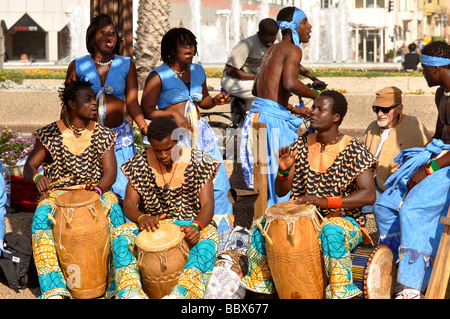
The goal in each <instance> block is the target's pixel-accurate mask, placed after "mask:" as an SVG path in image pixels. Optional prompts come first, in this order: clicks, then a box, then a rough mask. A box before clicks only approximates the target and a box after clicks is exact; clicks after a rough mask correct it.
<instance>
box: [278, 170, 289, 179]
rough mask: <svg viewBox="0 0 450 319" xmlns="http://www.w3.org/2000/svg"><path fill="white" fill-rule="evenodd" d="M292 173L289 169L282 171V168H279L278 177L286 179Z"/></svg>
mask: <svg viewBox="0 0 450 319" xmlns="http://www.w3.org/2000/svg"><path fill="white" fill-rule="evenodd" d="M290 171H291V169H290V168H289V169H288V170H285V171H282V170H280V168H278V171H277V176H278V178H279V179H286V178H288V177H289V172H290Z"/></svg>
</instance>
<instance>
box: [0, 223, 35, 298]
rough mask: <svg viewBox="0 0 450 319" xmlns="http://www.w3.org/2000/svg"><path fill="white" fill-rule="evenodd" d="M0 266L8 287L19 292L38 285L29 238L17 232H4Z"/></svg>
mask: <svg viewBox="0 0 450 319" xmlns="http://www.w3.org/2000/svg"><path fill="white" fill-rule="evenodd" d="M0 267H1V269H2V270H3V273H4V274H5V277H6V280H7V281H8V284H9V287H10V288H11V289H13V290H14V291H15V292H17V293H19V289H25V288H26V287H36V286H38V285H39V281H38V275H37V270H36V266H35V265H34V260H33V246H32V243H31V239H30V238H28V237H26V236H23V235H21V234H19V233H13V232H11V233H6V234H5V238H4V240H3V249H2V255H1V256H0Z"/></svg>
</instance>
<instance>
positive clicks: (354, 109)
mask: <svg viewBox="0 0 450 319" xmlns="http://www.w3.org/2000/svg"><path fill="white" fill-rule="evenodd" d="M321 79H322V80H323V81H325V82H326V83H328V87H329V88H332V89H335V90H346V93H344V95H345V97H346V98H347V101H348V103H349V109H348V112H347V115H346V117H345V118H344V121H343V123H342V125H341V129H342V130H349V132H354V134H355V135H358V134H361V131H363V130H365V128H366V127H367V126H368V125H369V123H370V122H371V121H373V120H374V119H375V114H374V113H373V111H372V103H373V101H374V100H375V92H376V91H378V90H379V89H381V88H383V87H386V86H391V85H395V86H397V87H399V88H400V89H401V90H402V91H403V92H404V95H403V104H404V112H405V114H409V115H414V116H417V117H418V118H419V120H420V121H421V122H422V123H423V124H424V125H425V127H426V128H427V129H428V130H429V131H430V132H434V127H435V124H436V118H437V109H436V106H435V104H434V94H433V93H434V92H435V90H436V88H429V87H428V86H427V85H426V81H425V80H424V79H423V78H420V77H415V78H412V77H377V78H345V77H342V78H338V77H333V78H321ZM41 83H42V82H41ZM207 83H208V86H210V87H212V88H213V90H212V91H211V92H210V94H211V95H215V94H217V92H218V91H220V79H218V78H210V79H207ZM53 85H55V86H57V85H59V82H58V83H53ZM416 90H423V91H425V94H411V92H415V91H416ZM290 101H291V103H298V99H297V98H296V97H295V96H293V97H292V98H291V100H290ZM305 103H306V105H307V106H311V105H312V101H311V100H309V99H305ZM60 109H61V106H60V102H59V98H58V92H57V91H56V90H53V91H12V90H0V127H4V126H8V127H10V128H12V129H19V130H21V131H22V132H26V133H29V132H32V131H33V130H34V129H37V128H39V127H41V126H43V125H46V124H48V123H51V122H53V121H55V120H57V119H59V114H60ZM210 111H211V112H220V111H221V112H230V106H229V104H227V105H223V106H216V107H215V108H213V109H211V110H210ZM205 112H208V111H205ZM222 119H223V118H214V117H212V118H211V120H222Z"/></svg>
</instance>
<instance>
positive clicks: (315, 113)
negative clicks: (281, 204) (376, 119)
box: [244, 91, 376, 298]
mask: <svg viewBox="0 0 450 319" xmlns="http://www.w3.org/2000/svg"><path fill="white" fill-rule="evenodd" d="M346 112H347V101H346V99H345V97H344V96H343V95H342V94H340V93H339V92H336V91H324V92H322V93H321V95H320V96H319V97H318V98H317V99H316V100H315V101H314V104H313V106H312V109H311V113H310V119H311V122H310V123H311V128H312V129H314V130H315V131H316V132H317V133H313V134H309V135H304V136H301V137H299V138H298V139H296V140H295V141H294V143H292V144H291V145H290V146H285V147H282V148H280V149H279V160H278V165H279V167H278V173H277V178H276V180H275V190H276V192H277V195H278V196H284V195H286V194H287V193H288V192H289V191H291V194H290V200H295V201H299V202H300V203H305V204H313V205H315V206H316V208H317V210H318V211H319V213H321V215H322V216H324V217H326V218H325V219H324V221H323V223H322V225H321V231H320V237H319V241H320V244H321V246H322V250H323V254H324V260H325V268H326V269H325V270H326V273H327V276H328V279H329V284H328V286H327V288H326V297H327V298H351V297H354V296H356V295H358V294H360V293H361V291H360V290H359V288H358V287H357V286H356V285H354V284H353V283H352V272H351V267H352V261H351V257H350V252H351V250H352V249H354V248H355V247H356V246H357V245H358V244H360V243H361V242H363V240H364V242H371V240H370V237H368V235H367V234H366V230H365V228H364V224H365V219H364V216H363V215H362V213H361V207H363V206H365V205H368V204H371V203H374V201H375V185H374V180H373V169H374V165H375V163H376V160H375V158H374V157H373V155H372V154H371V153H370V151H369V150H368V149H367V148H366V147H365V146H364V145H363V144H362V143H361V142H360V141H358V140H357V139H356V138H353V137H350V136H348V135H344V134H341V133H340V132H339V125H340V124H341V122H342V120H343V118H344V116H345V114H346ZM260 222H261V224H263V225H264V222H265V216H263V217H260ZM250 239H251V243H250V245H249V272H248V275H247V277H246V278H244V284H245V286H246V287H247V288H248V289H250V290H254V291H257V292H265V293H270V292H272V291H273V286H272V285H273V283H272V281H271V279H270V277H271V275H270V270H269V269H268V267H267V264H266V260H265V259H266V256H265V252H264V250H262V249H261V246H260V243H261V240H262V236H261V231H260V230H259V229H258V228H257V227H256V226H255V223H254V224H253V225H252V228H251V234H250ZM263 247H264V245H263Z"/></svg>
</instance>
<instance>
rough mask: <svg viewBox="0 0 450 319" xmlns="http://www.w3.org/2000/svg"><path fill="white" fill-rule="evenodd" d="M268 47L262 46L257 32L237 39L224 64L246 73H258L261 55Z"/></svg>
mask: <svg viewBox="0 0 450 319" xmlns="http://www.w3.org/2000/svg"><path fill="white" fill-rule="evenodd" d="M268 49H269V48H268V47H266V46H264V45H263V44H262V43H261V41H260V40H259V37H258V35H257V34H254V35H252V36H249V37H248V38H245V39H243V40H241V41H239V42H238V43H237V44H236V45H235V46H234V48H233V50H232V51H231V54H230V56H229V57H228V61H227V63H226V64H228V65H230V66H232V67H235V68H236V69H240V70H242V71H244V72H247V73H253V74H256V73H258V68H259V66H260V64H261V60H262V57H263V56H264V54H265V53H266V52H267V50H268Z"/></svg>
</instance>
